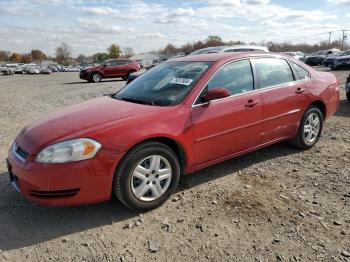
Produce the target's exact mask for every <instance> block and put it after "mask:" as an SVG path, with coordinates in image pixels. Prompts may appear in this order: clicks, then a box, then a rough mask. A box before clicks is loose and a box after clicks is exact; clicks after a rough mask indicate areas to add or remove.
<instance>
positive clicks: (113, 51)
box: [107, 44, 122, 58]
mask: <svg viewBox="0 0 350 262" xmlns="http://www.w3.org/2000/svg"><path fill="white" fill-rule="evenodd" d="M107 51H108V55H109V58H118V57H120V54H121V52H122V51H121V50H120V47H119V46H118V45H116V44H111V46H110V47H108V48H107Z"/></svg>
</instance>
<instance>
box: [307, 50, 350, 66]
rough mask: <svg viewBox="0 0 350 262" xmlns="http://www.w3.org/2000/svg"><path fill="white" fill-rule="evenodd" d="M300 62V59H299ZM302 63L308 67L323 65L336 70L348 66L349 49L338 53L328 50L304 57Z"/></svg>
mask: <svg viewBox="0 0 350 262" xmlns="http://www.w3.org/2000/svg"><path fill="white" fill-rule="evenodd" d="M301 60H302V59H301ZM304 62H305V63H306V64H307V65H310V66H318V65H324V66H326V67H330V68H331V69H332V70H336V69H339V68H342V67H346V66H350V49H349V50H346V51H343V52H342V51H340V50H339V49H329V50H322V51H318V52H315V53H313V54H310V55H306V56H305V58H304Z"/></svg>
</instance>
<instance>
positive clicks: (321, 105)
mask: <svg viewBox="0 0 350 262" xmlns="http://www.w3.org/2000/svg"><path fill="white" fill-rule="evenodd" d="M310 106H314V107H317V108H318V109H319V110H320V111H321V113H322V117H323V119H326V116H327V107H326V104H325V103H324V102H322V101H321V100H317V101H315V102H312V103H311V104H310V105H309V107H310Z"/></svg>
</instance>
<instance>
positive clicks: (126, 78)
mask: <svg viewBox="0 0 350 262" xmlns="http://www.w3.org/2000/svg"><path fill="white" fill-rule="evenodd" d="M134 72H136V71H129V72H128V75H127V76H123V77H122V79H123V80H124V81H126V80H128V78H129V76H130V75H131V74H132V73H134Z"/></svg>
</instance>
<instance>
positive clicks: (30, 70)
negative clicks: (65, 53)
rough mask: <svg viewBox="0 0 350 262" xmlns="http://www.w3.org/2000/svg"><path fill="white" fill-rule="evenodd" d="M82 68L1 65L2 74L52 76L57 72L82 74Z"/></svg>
mask: <svg viewBox="0 0 350 262" xmlns="http://www.w3.org/2000/svg"><path fill="white" fill-rule="evenodd" d="M80 70H81V67H66V66H62V65H59V64H57V65H56V64H52V65H47V66H45V67H44V66H40V65H37V64H34V63H30V64H21V63H20V64H17V63H16V64H15V63H13V64H4V65H0V74H4V75H13V74H51V73H55V72H80Z"/></svg>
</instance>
